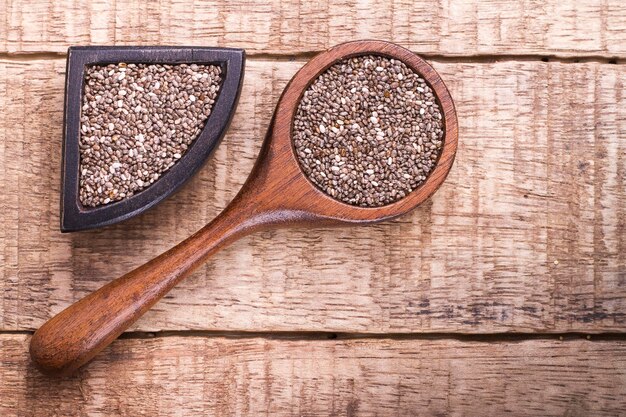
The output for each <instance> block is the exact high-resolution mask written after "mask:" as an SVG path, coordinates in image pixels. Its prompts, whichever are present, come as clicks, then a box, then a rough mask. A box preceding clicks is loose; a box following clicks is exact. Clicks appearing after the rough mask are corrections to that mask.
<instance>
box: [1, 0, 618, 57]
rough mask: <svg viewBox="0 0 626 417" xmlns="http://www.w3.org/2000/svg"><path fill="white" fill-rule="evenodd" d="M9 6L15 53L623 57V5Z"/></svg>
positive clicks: (402, 1)
mask: <svg viewBox="0 0 626 417" xmlns="http://www.w3.org/2000/svg"><path fill="white" fill-rule="evenodd" d="M2 3H3V6H2V7H0V22H3V24H2V25H0V50H1V51H5V52H11V53H13V52H16V53H22V52H50V51H54V52H65V51H66V50H67V47H68V46H69V45H77V44H82V45H85V44H93V45H110V44H117V45H124V44H126V45H128V44H133V45H137V44H141V45H194V46H227V47H241V48H245V49H246V50H247V52H248V53H251V54H254V53H262V54H267V53H272V54H274V53H278V54H297V53H303V52H311V51H319V50H322V49H325V48H328V47H330V46H332V45H335V44H338V43H341V42H345V41H350V40H356V39H368V38H370V39H372V38H373V39H385V40H390V41H394V42H398V43H401V44H403V45H404V46H407V47H409V48H411V49H413V50H415V51H416V52H419V53H423V54H434V55H452V56H471V55H495V54H506V55H512V54H521V55H531V54H534V55H537V54H538V55H557V56H589V55H591V56H603V57H621V58H624V57H626V7H624V3H623V1H622V0H604V1H595V0H584V1H561V0H549V1H540V2H536V1H531V0H514V1H508V0H488V1H483V0H472V1H465V0H440V1H430V0H418V1H412V0H393V1H385V2H381V1H374V0H365V1H359V2H354V1H347V0H340V1H325V2H311V1H306V0H288V1H281V0H272V1H269V2H263V3H259V2H253V1H246V0H237V1H229V2H222V1H209V2H194V1H192V0H165V1H159V2H138V1H130V2H128V1H118V2H106V1H100V0H88V1H85V2H77V1H71V0H66V1H57V2H37V1H33V0H17V1H15V0H2ZM5 22H6V24H5Z"/></svg>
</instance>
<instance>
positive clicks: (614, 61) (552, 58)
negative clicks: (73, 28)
mask: <svg viewBox="0 0 626 417" xmlns="http://www.w3.org/2000/svg"><path fill="white" fill-rule="evenodd" d="M318 52H320V51H315V52H303V53H298V54H272V53H254V52H252V53H248V54H247V55H246V59H248V60H252V61H275V62H282V61H286V62H296V61H303V62H304V61H308V60H309V59H311V58H312V57H314V56H315V55H316V54H317V53H318ZM419 55H420V56H421V57H422V58H424V59H426V60H429V61H434V62H442V63H465V64H491V63H495V62H539V61H541V62H557V63H564V64H580V63H599V64H611V65H624V64H626V59H618V58H617V57H605V56H599V55H586V56H577V57H565V56H558V55H491V54H486V55H467V56H460V55H433V54H419ZM65 57H67V54H66V53H64V52H23V53H22V52H20V53H13V52H0V60H5V61H15V62H28V61H37V60H44V59H61V58H65Z"/></svg>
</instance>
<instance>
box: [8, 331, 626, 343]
mask: <svg viewBox="0 0 626 417" xmlns="http://www.w3.org/2000/svg"><path fill="white" fill-rule="evenodd" d="M33 333H34V331H29V330H3V331H0V336H3V335H25V336H30V335H32V334H33ZM168 337H190V338H213V337H224V338H229V339H268V340H356V339H373V340H381V339H393V340H457V341H462V342H483V343H484V342H492V343H499V342H517V341H520V342H521V341H526V340H559V341H563V342H567V341H572V340H580V339H586V340H589V341H592V342H593V341H596V342H605V341H626V333H612V332H607V333H581V332H565V333H481V334H478V333H473V334H472V333H444V332H441V333H354V332H306V331H269V332H252V331H219V330H167V331H159V332H126V333H123V334H122V335H121V336H120V339H156V338H168Z"/></svg>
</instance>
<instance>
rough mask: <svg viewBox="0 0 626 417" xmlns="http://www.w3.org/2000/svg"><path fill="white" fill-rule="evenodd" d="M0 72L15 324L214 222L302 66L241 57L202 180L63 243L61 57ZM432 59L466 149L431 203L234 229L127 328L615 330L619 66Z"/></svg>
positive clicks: (2, 202) (624, 127)
mask: <svg viewBox="0 0 626 417" xmlns="http://www.w3.org/2000/svg"><path fill="white" fill-rule="evenodd" d="M0 65H2V67H3V69H4V72H3V74H5V75H3V76H1V77H0V92H4V93H5V94H2V95H0V108H2V111H0V131H2V132H5V134H6V139H5V140H4V141H3V142H2V143H1V144H0V152H1V154H0V155H2V158H3V159H2V161H1V162H0V188H1V189H2V190H3V193H2V194H0V207H2V210H1V211H0V216H1V223H2V224H3V225H4V226H5V227H4V228H2V229H3V230H2V231H0V238H1V239H3V240H2V241H0V248H2V254H0V256H2V257H3V263H2V265H1V266H0V268H1V269H0V274H1V275H0V299H1V301H0V328H1V329H4V330H23V329H34V328H37V327H38V326H40V325H41V324H42V323H43V322H44V321H45V320H46V319H48V318H50V317H51V316H52V315H54V314H56V313H58V312H59V311H61V310H62V309H63V308H65V307H66V306H68V305H69V304H70V303H72V302H74V301H77V300H78V299H80V298H82V297H83V296H85V295H86V294H87V293H88V292H90V291H93V290H95V289H97V288H99V287H100V286H102V285H103V284H104V283H106V282H108V281H110V280H111V279H113V278H115V277H118V276H121V275H122V274H124V273H126V272H128V271H130V270H132V269H133V268H135V267H136V266H138V265H140V264H142V263H144V262H145V261H147V260H148V259H151V258H152V257H154V256H155V255H157V254H159V253H161V252H163V251H164V250H166V249H168V248H170V247H171V246H173V245H174V244H176V243H178V242H179V241H181V240H183V239H184V238H186V237H187V236H188V235H190V234H191V233H193V232H195V231H196V230H198V229H199V228H200V227H202V226H203V225H204V224H205V223H206V222H207V221H208V220H210V219H212V218H213V217H214V216H215V215H216V214H217V213H218V212H219V211H220V210H221V209H222V208H223V207H224V206H225V205H226V204H227V203H228V202H229V201H230V200H231V199H232V198H233V197H234V195H235V194H236V192H237V191H238V189H239V188H240V187H241V185H242V183H243V181H244V180H245V178H246V176H247V174H248V173H249V172H250V170H251V168H252V165H253V161H254V160H255V158H256V156H257V153H258V151H259V148H260V144H261V140H262V138H263V135H264V133H265V131H266V129H267V126H268V123H269V120H270V117H271V113H272V111H273V109H274V106H275V104H276V101H277V99H278V95H279V94H280V92H281V91H282V89H283V88H284V86H285V84H286V82H287V80H288V79H289V78H291V76H292V75H293V74H294V73H295V71H296V70H297V69H298V68H299V67H300V66H301V65H302V63H301V62H268V61H258V60H257V61H249V63H248V68H247V69H246V81H245V83H244V89H243V92H242V97H241V100H240V105H239V108H238V111H237V114H236V115H235V118H234V120H233V124H232V125H231V129H230V131H229V134H228V135H227V137H226V138H225V139H224V141H223V143H222V145H221V146H220V147H219V148H218V149H217V151H216V154H215V156H214V159H213V160H212V161H211V162H210V163H209V164H208V165H207V166H206V167H205V168H204V169H203V170H202V171H201V173H200V174H199V175H198V176H197V177H196V178H194V179H193V180H192V181H190V183H188V184H187V185H186V186H185V187H184V188H183V189H182V191H181V192H180V193H178V194H177V195H175V196H173V197H172V198H171V199H169V200H168V201H166V202H165V203H164V204H162V205H161V206H159V207H158V208H156V209H155V210H152V211H150V212H148V213H145V214H144V215H142V216H140V217H138V218H135V219H133V220H131V221H129V222H127V223H124V224H121V225H118V226H113V227H110V228H107V229H104V230H99V231H93V232H85V233H79V234H72V235H62V234H60V233H59V232H58V229H57V228H58V204H59V200H58V199H59V168H60V146H61V125H62V111H63V110H62V103H63V74H64V67H65V62H64V60H62V59H58V60H30V61H26V62H11V61H0ZM434 65H435V68H436V69H437V70H438V71H439V73H440V74H442V77H443V79H444V80H445V81H446V83H447V85H448V87H449V88H450V90H451V94H452V96H453V97H454V99H455V102H456V105H457V112H458V116H459V127H460V147H459V150H458V153H457V160H456V162H455V166H454V168H453V169H452V172H451V174H450V176H449V177H448V180H447V182H446V183H445V184H444V186H443V187H442V188H441V190H440V191H439V192H438V193H437V194H435V196H434V198H433V199H432V200H430V201H429V202H427V203H426V204H425V205H424V206H422V207H421V208H419V209H418V210H416V211H415V212H413V213H412V214H410V215H407V216H405V217H402V218H401V219H399V220H397V221H393V222H387V223H384V224H380V225H375V226H367V227H360V228H346V229H326V228H322V229H313V230H305V229H299V230H279V231H271V232H263V233H260V234H257V235H253V236H251V237H248V238H245V239H243V240H241V241H239V242H237V243H235V244H234V245H233V246H231V247H230V248H228V249H226V250H225V251H223V252H221V253H219V254H218V255H216V256H215V257H214V258H213V259H212V261H210V262H209V263H208V264H206V265H205V266H204V267H202V268H201V269H200V271H199V272H197V273H195V274H194V275H192V276H191V277H190V278H189V279H187V280H186V281H185V282H184V283H182V284H181V286H179V287H176V288H175V289H174V290H173V291H172V292H171V293H170V294H169V295H168V296H166V297H165V299H164V300H162V301H161V302H160V303H158V304H157V305H156V306H155V307H154V308H153V310H151V311H150V312H149V313H148V314H147V315H146V316H145V317H144V318H143V319H142V320H141V321H139V322H138V324H137V326H136V327H135V329H142V330H160V329H168V330H174V329H212V330H220V329H230V330H253V331H258V330H267V331H270V330H288V331H294V330H328V331H350V332H375V333H384V332H457V331H458V332H465V333H472V332H477V333H490V332H501V331H505V332H509V331H514V332H563V331H583V332H603V331H615V332H622V331H624V329H625V324H626V259H625V256H626V255H625V254H626V225H625V222H626V178H625V171H626V166H625V164H626V141H624V137H625V132H626V103H625V101H626V97H625V96H624V94H623V91H624V85H625V84H626V72H625V71H624V69H623V66H621V65H604V64H597V63H585V64H560V63H542V62H500V63H492V64H470V63H437V62H435V63H434ZM556 262H558V264H557V263H556Z"/></svg>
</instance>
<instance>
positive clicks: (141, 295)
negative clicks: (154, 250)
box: [30, 204, 262, 375]
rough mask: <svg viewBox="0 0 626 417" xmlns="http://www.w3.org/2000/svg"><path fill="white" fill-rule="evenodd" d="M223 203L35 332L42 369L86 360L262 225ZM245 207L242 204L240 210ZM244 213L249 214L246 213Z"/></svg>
mask: <svg viewBox="0 0 626 417" xmlns="http://www.w3.org/2000/svg"><path fill="white" fill-rule="evenodd" d="M232 206H233V205H232V204H231V207H228V208H227V209H226V210H224V212H222V214H220V215H219V216H218V217H217V218H216V219H215V220H213V221H212V222H211V223H209V224H208V225H206V226H205V227H204V228H202V229H200V230H199V231H198V232H197V233H196V234H194V235H193V236H191V237H189V238H188V239H186V240H184V241H183V242H181V243H180V244H178V245H177V246H175V247H174V248H172V249H170V250H168V251H167V252H165V253H163V254H161V255H160V256H158V257H156V258H154V259H152V260H151V261H149V262H148V263H146V264H144V265H142V266H140V267H138V268H137V269H135V270H133V271H131V272H129V273H127V274H126V275H124V276H122V277H121V278H118V279H116V280H114V281H112V282H110V283H109V284H107V285H105V286H103V287H102V288H100V289H99V290H97V291H95V292H93V293H91V294H89V295H87V296H86V297H85V298H83V299H82V300H80V301H78V302H76V303H74V304H73V305H71V306H69V307H68V308H66V309H65V310H63V311H62V312H61V313H59V314H57V315H56V316H54V317H53V318H51V319H50V320H48V322H46V323H45V324H44V325H43V326H42V327H41V328H39V330H37V331H36V332H35V334H34V335H33V337H32V339H31V342H30V355H31V357H32V359H33V361H34V362H35V364H36V365H37V366H38V367H39V368H40V369H41V370H42V371H44V372H46V373H49V374H56V375H67V374H70V373H72V372H73V371H75V370H76V369H78V368H79V367H80V366H82V365H84V364H85V363H87V362H89V361H90V360H91V359H92V358H93V357H94V356H95V355H96V354H97V353H98V352H100V351H101V350H102V349H104V348H105V347H106V346H108V345H109V344H110V343H111V342H112V341H113V340H114V339H115V338H117V337H118V336H119V335H120V334H121V333H122V332H123V331H124V330H126V329H127V328H128V327H129V326H130V325H131V324H133V323H134V322H135V321H136V320H137V319H139V317H141V316H142V315H143V314H144V313H145V312H146V311H147V310H148V309H149V308H150V307H151V306H152V305H154V304H155V303H156V302H157V301H159V300H160V299H161V297H163V296H164V295H165V294H167V292H168V291H170V290H171V289H172V287H174V286H175V285H176V284H177V283H178V282H180V281H181V280H182V279H183V278H185V277H186V276H188V275H189V274H190V273H191V272H192V271H193V270H194V269H195V268H196V267H198V266H199V265H201V264H202V263H203V262H204V261H205V260H206V259H207V258H208V257H209V256H211V255H212V254H213V253H215V252H217V251H218V250H219V249H221V248H223V247H225V246H226V245H228V244H229V243H231V242H233V241H234V240H236V239H237V238H239V237H242V236H244V235H246V234H248V233H250V232H251V231H252V230H254V229H255V228H257V227H258V226H260V225H261V223H262V221H255V219H254V216H252V218H251V217H247V220H244V219H246V216H245V214H243V213H242V211H241V209H234V207H232ZM243 211H244V212H245V211H246V210H245V208H244V210H243ZM248 214H249V213H248Z"/></svg>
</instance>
